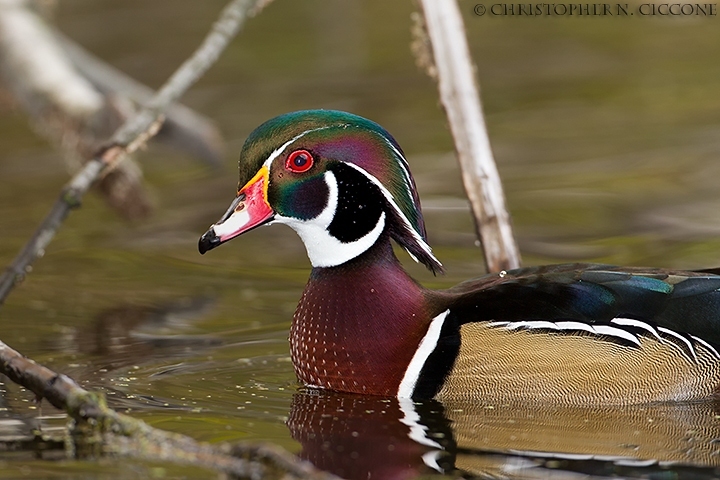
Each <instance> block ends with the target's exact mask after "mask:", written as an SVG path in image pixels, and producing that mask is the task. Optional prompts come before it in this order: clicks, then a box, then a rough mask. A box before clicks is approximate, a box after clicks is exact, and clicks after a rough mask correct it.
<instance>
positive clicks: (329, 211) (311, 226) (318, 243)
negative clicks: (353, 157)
mask: <svg viewBox="0 0 720 480" xmlns="http://www.w3.org/2000/svg"><path fill="white" fill-rule="evenodd" d="M323 179H324V180H325V183H326V184H327V186H328V203H327V205H326V206H325V208H324V209H323V211H322V212H320V215H318V216H317V217H315V218H311V219H310V220H300V219H297V218H293V217H284V216H282V215H275V220H274V221H273V223H284V224H286V225H289V226H290V227H291V228H292V229H293V230H295V231H296V232H297V234H298V235H299V236H300V238H301V239H302V241H303V243H304V244H305V249H306V250H307V254H308V258H309V259H310V263H311V264H312V266H313V267H335V266H338V265H342V264H343V263H345V262H347V261H349V260H352V259H353V258H355V257H357V256H358V255H360V254H361V253H363V252H365V251H366V250H368V249H369V248H370V247H372V246H373V245H374V244H375V242H376V241H377V239H378V238H380V235H381V234H382V232H383V230H384V229H385V212H382V213H381V214H380V218H379V219H378V222H377V224H376V225H375V227H374V228H373V229H372V230H371V231H370V232H368V233H367V234H365V236H363V237H361V238H359V239H357V240H355V241H354V242H348V243H343V242H341V241H340V240H338V239H337V238H335V237H333V236H332V235H330V232H328V228H329V226H330V223H331V222H332V221H333V218H334V217H335V211H336V210H337V204H338V184H337V179H336V178H335V175H333V173H332V172H330V171H328V172H325V175H324V176H323Z"/></svg>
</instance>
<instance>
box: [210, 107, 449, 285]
mask: <svg viewBox="0 0 720 480" xmlns="http://www.w3.org/2000/svg"><path fill="white" fill-rule="evenodd" d="M239 169H240V181H239V188H238V194H237V197H236V198H235V200H233V202H232V203H231V205H230V208H228V210H227V212H225V214H224V215H223V216H222V218H221V219H220V220H219V221H218V222H217V223H215V224H214V225H212V226H211V227H210V229H209V230H208V231H207V232H206V233H205V234H204V235H203V236H202V237H201V238H200V242H199V250H200V253H203V254H204V253H205V252H207V251H208V250H211V249H213V248H215V247H217V246H219V245H221V244H222V243H224V242H226V241H228V240H230V239H232V238H235V237H237V236H238V235H241V234H243V233H245V232H248V231H250V230H252V229H253V228H255V227H258V226H260V225H265V224H269V223H284V224H287V225H289V226H290V227H292V228H293V229H294V230H295V231H296V232H297V233H298V235H300V238H301V239H302V240H303V242H304V244H305V248H306V249H307V253H308V257H309V258H310V262H311V263H312V265H313V267H334V266H337V265H341V264H343V263H345V262H347V261H349V260H352V259H353V258H356V257H357V256H359V255H361V254H362V253H363V252H365V251H366V250H368V249H369V248H370V247H372V246H373V245H374V244H375V243H376V242H377V241H378V240H379V239H380V238H387V237H390V238H393V239H394V240H395V241H396V242H397V243H398V244H400V245H401V246H402V247H403V248H405V250H407V252H408V253H409V254H410V255H411V256H412V257H413V259H415V260H416V261H418V262H421V263H423V264H424V265H425V266H426V267H427V268H428V269H430V270H431V271H433V272H438V271H442V265H441V264H440V262H439V261H438V260H437V259H436V258H435V257H434V256H433V254H432V252H431V249H430V247H429V246H428V244H427V241H426V233H425V225H424V222H423V218H422V212H421V210H420V202H419V199H418V195H417V192H416V189H415V182H414V180H413V178H412V175H411V174H410V170H409V168H408V164H407V161H406V160H405V157H404V156H403V153H402V150H401V149H400V146H399V145H398V144H397V142H396V141H395V139H394V138H393V137H392V136H391V135H390V134H389V133H388V132H387V131H385V129H383V128H382V127H381V126H380V125H378V124H376V123H374V122H372V121H370V120H367V119H365V118H363V117H359V116H357V115H353V114H350V113H345V112H339V111H332V110H307V111H300V112H294V113H288V114H285V115H281V116H279V117H275V118H273V119H271V120H269V121H267V122H265V123H264V124H262V125H261V126H259V127H258V128H257V129H256V130H255V131H253V132H252V133H251V134H250V136H249V137H248V138H247V140H246V141H245V144H244V146H243V148H242V152H241V153H240V161H239Z"/></svg>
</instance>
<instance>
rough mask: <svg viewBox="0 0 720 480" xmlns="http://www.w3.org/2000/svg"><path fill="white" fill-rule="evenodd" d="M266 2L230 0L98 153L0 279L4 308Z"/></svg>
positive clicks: (66, 188) (85, 166) (259, 0)
mask: <svg viewBox="0 0 720 480" xmlns="http://www.w3.org/2000/svg"><path fill="white" fill-rule="evenodd" d="M266 3H267V2H266V1H264V0H233V1H231V2H230V3H229V4H228V5H227V6H226V7H225V9H224V10H223V11H222V13H221V14H220V18H219V19H218V20H217V21H216V22H215V24H214V25H213V28H212V30H211V31H210V33H208V35H207V36H206V37H205V40H204V41H203V43H202V44H201V45H200V47H199V48H198V49H197V50H196V51H195V53H194V54H193V55H192V56H191V57H190V58H189V59H187V60H186V61H185V62H184V63H183V64H182V65H181V66H180V68H178V70H176V71H175V73H174V74H173V75H172V77H170V79H169V80H168V81H167V82H166V83H165V85H163V87H162V88H161V89H160V90H158V92H157V93H156V94H155V95H154V96H153V97H152V99H150V101H149V102H148V103H147V105H146V106H145V107H144V108H143V109H142V110H141V111H140V112H138V113H137V114H136V115H135V116H133V117H131V118H129V119H128V120H127V121H126V122H125V123H124V124H123V125H122V126H121V127H120V128H119V129H118V130H117V131H116V132H115V134H114V135H113V136H112V139H111V140H110V146H109V147H106V148H105V149H103V150H102V151H101V152H99V153H98V154H97V155H95V156H94V158H93V159H92V160H90V161H89V162H87V163H86V164H85V165H84V166H83V168H82V169H81V170H80V171H79V172H78V173H77V174H76V175H75V176H74V177H73V178H72V179H71V180H70V182H68V183H67V184H66V185H65V187H64V188H63V190H62V192H61V193H60V197H59V198H58V199H57V200H56V202H55V204H54V205H53V207H52V209H51V210H50V213H49V214H48V215H47V216H46V217H45V219H44V220H43V221H42V223H41V224H40V226H39V227H38V228H37V230H36V231H35V233H34V234H33V236H32V237H31V238H30V240H29V241H28V243H27V244H26V245H25V246H24V247H23V249H22V250H21V252H20V253H19V254H18V256H17V257H15V259H14V260H13V262H12V263H11V264H10V266H9V267H8V268H7V269H6V270H5V272H3V274H2V276H0V305H2V304H3V303H4V302H5V299H6V298H7V296H8V295H9V294H10V292H11V291H12V289H13V288H14V287H15V285H16V284H17V283H18V282H19V281H21V280H22V279H23V278H24V277H25V275H26V274H27V272H28V271H29V267H30V265H31V264H32V263H33V262H34V261H35V260H36V259H37V258H38V257H39V256H41V255H43V253H44V252H45V249H46V248H47V245H48V244H49V243H50V241H51V240H52V239H53V237H54V236H55V233H56V232H57V230H58V228H59V227H60V225H61V224H62V222H63V221H64V220H65V218H66V217H67V216H68V214H69V213H70V210H72V209H73V208H76V207H78V206H79V205H80V201H81V200H82V197H83V196H84V195H85V193H86V192H87V191H88V189H89V188H90V187H91V186H92V184H93V183H94V182H95V181H97V180H98V178H100V177H101V175H102V174H103V173H104V172H106V171H108V170H109V169H112V168H113V166H114V165H116V164H117V163H118V162H120V161H121V160H122V158H123V157H124V156H125V155H127V154H128V153H132V152H133V151H134V150H136V149H137V148H138V147H140V146H141V145H142V144H144V143H145V142H146V141H147V140H148V139H149V138H150V137H152V136H153V135H154V134H155V133H157V130H158V128H159V126H160V123H161V114H162V112H163V111H164V110H165V109H166V108H167V107H168V105H170V104H171V103H172V102H174V101H175V100H177V99H178V98H179V97H180V96H181V95H182V94H183V93H185V91H186V90H187V89H188V88H190V86H191V85H192V84H193V83H195V82H196V81H197V80H198V79H199V78H200V77H201V76H202V75H203V74H204V73H205V72H206V71H207V69H208V68H210V66H211V65H212V64H213V63H214V62H215V60H217V58H218V57H219V56H220V54H221V53H222V51H223V50H224V49H225V47H226V46H227V44H228V43H229V42H230V40H231V39H232V38H233V37H234V36H235V34H236V33H237V32H238V31H239V30H240V28H241V27H242V26H243V24H244V23H245V20H246V19H247V18H248V17H249V16H250V15H254V14H255V13H257V11H258V8H259V7H260V6H264V4H266Z"/></svg>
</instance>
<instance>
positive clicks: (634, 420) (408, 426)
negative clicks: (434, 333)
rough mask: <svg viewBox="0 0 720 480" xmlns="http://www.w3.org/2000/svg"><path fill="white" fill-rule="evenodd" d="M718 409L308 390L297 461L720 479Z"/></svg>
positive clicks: (500, 474) (376, 472)
mask: <svg viewBox="0 0 720 480" xmlns="http://www.w3.org/2000/svg"><path fill="white" fill-rule="evenodd" d="M719 413H720V405H718V404H717V403H712V402H701V403H685V404H677V403H675V404H655V405H645V406H627V407H608V408H583V407H556V406H547V405H537V404H536V405H521V404H505V405H500V404H483V403H481V402H477V401H472V402H444V403H440V402H437V401H423V402H413V401H410V400H398V399H397V398H380V397H369V396H361V395H352V394H342V393H336V392H327V391H322V392H320V391H317V390H306V391H303V392H300V393H297V394H296V395H295V396H294V397H293V402H292V409H291V412H290V416H289V419H288V428H289V429H290V432H291V434H292V437H293V438H294V439H295V440H297V441H298V442H300V444H301V445H302V451H301V453H300V456H301V457H302V458H303V459H306V460H308V461H310V462H312V463H313V464H314V465H315V466H317V467H318V468H321V469H323V470H326V471H329V472H332V473H334V474H336V475H338V476H340V477H343V478H347V479H406V478H407V479H409V478H415V477H417V476H418V475H429V474H452V475H453V476H457V475H460V476H463V477H466V478H467V477H471V478H472V477H481V478H540V477H542V478H547V477H548V476H549V475H552V476H553V477H554V476H555V475H559V474H561V472H562V475H563V478H581V477H582V478H587V475H593V476H595V477H596V478H597V477H600V478H602V477H617V476H618V475H620V476H624V477H645V478H649V476H655V475H658V474H663V475H667V474H671V475H673V477H675V476H679V477H681V478H682V477H687V478H696V479H702V478H717V477H718V476H719V475H720V421H718V414H719Z"/></svg>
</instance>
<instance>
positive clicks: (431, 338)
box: [397, 310, 450, 398]
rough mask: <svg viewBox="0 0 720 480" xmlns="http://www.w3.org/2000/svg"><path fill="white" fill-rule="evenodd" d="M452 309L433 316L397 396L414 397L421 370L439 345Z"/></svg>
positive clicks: (406, 371)
mask: <svg viewBox="0 0 720 480" xmlns="http://www.w3.org/2000/svg"><path fill="white" fill-rule="evenodd" d="M448 313H450V310H445V311H444V312H443V313H441V314H440V315H438V316H437V317H435V318H433V320H432V322H430V326H429V327H428V331H427V333H426V334H425V336H424V337H423V339H422V340H421V341H420V345H419V346H418V349H417V350H416V351H415V355H413V358H412V360H410V363H409V364H408V367H407V370H405V375H404V376H403V379H402V381H401V382H400V387H399V388H398V392H397V396H398V398H412V394H413V392H414V391H415V385H416V384H417V381H418V377H420V372H421V371H422V368H423V367H424V366H425V362H426V361H427V359H428V357H429V356H430V354H431V353H432V352H433V350H435V347H437V342H438V340H439V339H440V331H441V330H442V326H443V323H445V317H447V315H448Z"/></svg>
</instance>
